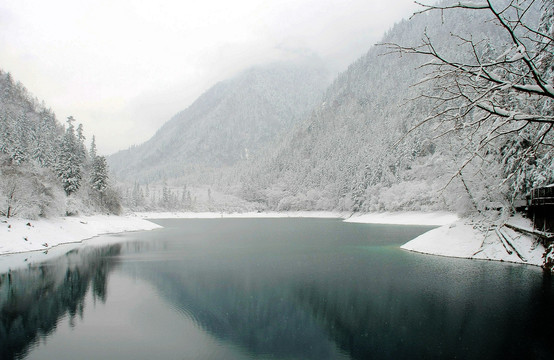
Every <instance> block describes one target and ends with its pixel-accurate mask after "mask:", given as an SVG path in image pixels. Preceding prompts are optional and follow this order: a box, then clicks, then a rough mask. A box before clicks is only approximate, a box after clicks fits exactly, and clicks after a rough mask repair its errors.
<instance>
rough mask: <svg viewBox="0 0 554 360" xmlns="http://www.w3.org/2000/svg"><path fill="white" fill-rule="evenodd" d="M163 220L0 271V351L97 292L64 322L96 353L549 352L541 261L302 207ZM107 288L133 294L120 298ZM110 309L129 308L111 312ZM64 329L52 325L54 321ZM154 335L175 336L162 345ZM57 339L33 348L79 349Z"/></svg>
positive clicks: (546, 281)
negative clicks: (502, 256) (432, 251)
mask: <svg viewBox="0 0 554 360" xmlns="http://www.w3.org/2000/svg"><path fill="white" fill-rule="evenodd" d="M164 225H165V226H166V228H165V229H163V230H161V231H158V232H149V233H137V234H128V235H126V236H127V237H129V238H132V239H134V240H136V241H133V242H125V243H123V244H122V245H114V246H109V247H104V248H98V249H96V250H94V249H87V248H84V249H81V251H74V252H71V253H68V254H67V255H66V256H64V257H63V258H61V259H59V260H58V261H51V262H47V263H44V264H41V265H40V266H34V267H29V268H27V269H24V270H20V271H14V272H12V273H11V274H4V275H2V276H0V280H1V281H2V282H1V284H0V321H1V326H0V349H1V350H0V358H2V359H10V358H14V357H24V356H25V354H26V353H28V352H29V351H30V349H32V347H33V344H36V343H37V342H38V340H39V339H41V338H44V337H46V336H47V335H50V336H52V337H53V336H54V335H53V333H54V330H55V329H56V326H57V324H58V323H59V320H60V319H61V318H63V317H64V316H67V317H68V318H70V319H75V318H77V317H84V322H85V323H86V321H87V309H88V311H90V308H91V306H90V303H87V301H101V302H105V306H103V307H102V310H103V312H97V313H95V319H96V316H98V319H100V320H98V321H97V322H96V327H94V326H93V327H89V328H88V330H87V331H88V333H87V332H86V331H85V332H81V333H78V331H79V326H77V327H76V329H75V332H73V333H72V336H74V338H76V337H79V339H84V340H83V341H82V343H84V342H88V339H94V340H95V341H97V342H99V343H98V344H95V345H96V346H97V349H95V348H94V346H93V347H91V348H90V349H88V350H86V351H88V352H86V357H88V358H99V355H98V354H99V349H98V347H101V348H102V349H117V351H118V353H117V354H118V356H117V358H126V359H134V358H136V354H137V353H138V354H139V355H142V356H143V357H145V356H146V355H145V354H146V353H147V352H146V351H144V350H142V348H140V347H141V346H142V347H144V348H147V349H149V350H151V351H150V352H148V353H149V354H150V353H151V352H154V353H155V354H156V355H157V357H158V358H175V353H179V352H180V353H183V354H184V353H185V352H186V353H187V354H191V353H192V354H206V353H207V352H206V351H204V350H205V349H203V348H202V347H212V348H213V352H208V353H209V354H211V355H207V356H204V358H210V359H211V358H224V359H261V358H272V359H412V358H462V359H496V358H514V357H519V358H522V359H541V358H544V359H549V358H552V354H554V344H553V343H552V342H551V332H550V328H551V324H554V295H553V289H552V283H553V279H552V278H551V277H550V276H549V275H548V274H543V273H542V272H541V271H540V270H539V269H537V268H533V267H525V266H517V265H509V264H499V263H491V262H482V261H481V262H479V261H469V260H462V259H447V258H440V257H432V256H425V255H420V254H414V253H408V252H404V251H401V250H399V249H398V248H397V246H396V245H397V244H399V243H403V242H405V241H406V240H407V239H409V238H412V237H414V236H416V235H417V234H418V233H421V232H423V231H424V230H426V229H421V228H412V227H404V228H394V227H379V226H377V227H372V226H364V225H350V224H348V225H347V224H343V223H341V222H338V221H337V222H335V221H322V220H317V221H316V220H308V219H305V220H297V219H296V220H279V221H272V220H265V221H259V220H256V221H255V220H250V221H246V220H243V221H230V220H226V221H223V220H221V221H219V220H217V221H215V220H213V221H172V222H171V221H168V222H166V223H164ZM114 270H115V271H114ZM110 274H114V276H112V277H111V278H110V289H111V290H110V294H111V295H110V296H111V298H109V297H108V296H107V289H108V287H107V282H108V277H110ZM141 284H142V285H141ZM145 284H146V285H148V286H144V285H145ZM116 289H117V290H116ZM137 289H140V291H139V290H137ZM87 292H88V293H91V294H92V296H85V295H86V294H87ZM118 292H119V293H127V294H133V295H132V296H131V297H119V298H118V295H117V293H118ZM135 297H141V298H142V299H147V300H146V301H142V302H141V301H139V300H138V299H135ZM87 299H88V300H87ZM123 300H124V301H123ZM133 301H136V304H134V303H132V302H133ZM168 308H169V310H168ZM126 310H129V311H126ZM119 313H125V314H126V316H123V317H121V318H118V319H119V321H116V320H115V319H114V316H115V315H114V314H119ZM102 314H103V316H101V315H102ZM160 314H169V315H168V316H162V315H160ZM89 315H90V314H89ZM90 317H91V316H89V323H90V321H91V319H90ZM121 319H123V320H124V321H122V320H121ZM104 321H112V322H114V323H115V324H116V325H117V326H116V325H114V326H113V328H112V329H111V331H110V332H109V336H105V337H95V334H96V333H94V331H97V330H96V329H97V328H98V329H101V330H100V331H102V327H103V326H104ZM154 324H156V325H155V326H154ZM183 324H186V326H180V325H183ZM189 324H190V327H189ZM83 327H84V326H83ZM133 327H137V328H138V327H140V330H137V329H134V328H133ZM191 328H192V329H193V330H194V331H191V330H190V329H191ZM154 329H156V330H154ZM170 329H173V330H170ZM175 329H185V330H179V331H176V330H175ZM135 330H136V331H135ZM195 331H196V333H195ZM63 332H64V331H63V330H62V327H61V326H60V327H59V330H58V332H57V333H58V334H60V333H63ZM197 333H202V334H203V335H204V336H205V338H209V339H213V341H203V342H199V341H198V340H193V339H199V338H202V337H198V336H196V335H197ZM84 334H85V335H87V336H84ZM118 334H121V338H118V337H117V336H118ZM124 334H126V335H127V336H126V337H125V335H124ZM130 334H134V335H130ZM133 336H134V337H133ZM131 338H132V339H131ZM160 338H170V339H174V338H177V339H178V340H176V341H173V340H172V341H171V344H169V345H168V344H167V342H166V343H164V345H161V342H162V341H161V340H160ZM136 339H139V340H138V341H131V340H136ZM51 342H54V341H53V340H51ZM100 342H101V343H100ZM56 343H57V344H58V347H57V348H56V349H54V350H55V351H52V352H50V353H49V354H51V355H49V357H48V356H46V355H44V354H47V353H48V351H44V352H39V351H38V350H37V351H36V352H34V353H33V354H34V355H35V356H37V358H41V359H42V358H51V359H59V358H60V357H59V356H60V353H63V355H66V358H71V356H73V355H74V354H84V352H83V351H82V350H81V349H80V348H77V345H76V344H73V343H71V342H67V343H66V342H65V338H63V339H62V341H57V342H56ZM206 344H208V345H206ZM131 347H133V348H131ZM222 348H224V350H222ZM45 349H46V350H48V344H47V345H45V346H43V347H41V350H45ZM152 349H153V350H152ZM227 350H229V351H227ZM52 354H54V355H52ZM108 354H109V353H108ZM222 354H225V355H222ZM43 355H44V357H43ZM197 358H198V357H197ZM199 358H202V357H201V356H200V357H199Z"/></svg>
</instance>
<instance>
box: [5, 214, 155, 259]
mask: <svg viewBox="0 0 554 360" xmlns="http://www.w3.org/2000/svg"><path fill="white" fill-rule="evenodd" d="M159 227H161V226H159V225H157V224H154V223H152V222H150V221H147V220H144V219H141V218H139V217H136V216H114V215H94V216H75V217H73V216H72V217H62V218H54V219H39V220H27V219H17V218H10V219H6V218H3V219H1V221H0V254H11V253H20V252H26V251H35V250H47V249H50V248H52V247H53V246H57V245H59V244H66V243H73V242H80V241H83V240H85V239H89V238H92V237H95V236H98V235H101V234H109V233H119V232H124V231H138V230H153V229H156V228H159Z"/></svg>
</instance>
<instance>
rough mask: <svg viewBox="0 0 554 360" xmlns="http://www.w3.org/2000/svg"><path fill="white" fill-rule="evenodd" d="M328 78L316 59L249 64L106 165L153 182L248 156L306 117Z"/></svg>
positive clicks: (131, 177) (128, 177)
mask: <svg viewBox="0 0 554 360" xmlns="http://www.w3.org/2000/svg"><path fill="white" fill-rule="evenodd" d="M328 79H329V76H328V73H327V71H326V70H325V68H324V66H323V65H322V64H321V62H320V60H317V59H310V61H303V62H299V63H275V64H270V65H265V66H259V67H254V68H251V69H249V70H246V71H244V72H242V73H240V74H239V75H237V76H236V77H234V78H232V79H229V80H226V81H222V82H220V83H218V84H216V85H215V86H213V87H212V88H211V89H209V90H208V91H206V93H204V94H203V95H202V96H200V98H198V99H197V100H196V101H195V102H194V103H193V104H192V105H191V106H190V107H188V108H187V109H186V110H184V111H182V112H180V113H178V114H177V115H175V116H174V117H173V118H172V119H171V120H169V121H168V122H167V123H166V124H165V125H164V126H163V127H162V128H160V130H158V132H157V133H156V134H155V135H154V136H153V137H152V138H151V139H150V140H148V141H147V142H146V143H144V144H142V145H140V146H136V147H132V148H130V149H128V150H126V151H121V152H118V153H116V154H114V155H112V156H110V157H109V159H108V160H109V163H110V166H111V168H112V170H113V172H114V173H115V174H116V175H117V177H118V178H119V179H123V180H129V181H135V180H139V181H141V182H152V181H156V180H160V179H169V178H179V177H187V176H188V177H189V178H190V176H191V173H197V172H199V171H200V170H203V169H206V168H220V167H223V166H228V165H233V164H235V163H236V162H238V161H240V160H246V159H248V158H251V157H253V156H255V155H256V154H257V153H258V152H259V151H260V150H262V149H264V148H266V147H267V146H268V145H269V144H272V143H273V142H274V141H275V140H276V139H277V138H279V137H280V136H281V135H282V134H283V133H285V132H288V131H290V130H291V128H292V127H293V126H294V125H295V124H296V123H297V122H298V121H299V120H301V119H303V118H304V117H306V116H307V115H308V114H309V112H310V111H311V109H312V108H313V106H314V105H315V104H316V102H317V101H318V100H319V99H320V98H321V96H322V93H323V90H324V88H325V86H327V85H328V81H329V80H328ZM204 180H205V178H204Z"/></svg>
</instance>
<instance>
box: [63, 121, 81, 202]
mask: <svg viewBox="0 0 554 360" xmlns="http://www.w3.org/2000/svg"><path fill="white" fill-rule="evenodd" d="M74 121H75V119H74V118H73V116H70V117H68V118H67V124H68V125H67V129H66V131H65V134H64V136H63V139H62V143H61V147H60V152H59V155H58V159H57V164H56V170H57V174H58V177H59V178H60V180H61V181H62V186H63V189H64V191H65V193H66V195H71V194H73V193H74V192H76V191H77V190H78V189H79V187H80V186H81V178H82V172H81V167H82V165H83V164H82V161H81V160H82V157H81V156H80V154H79V146H78V144H79V142H78V139H77V137H76V136H75V127H74V126H73V122H74Z"/></svg>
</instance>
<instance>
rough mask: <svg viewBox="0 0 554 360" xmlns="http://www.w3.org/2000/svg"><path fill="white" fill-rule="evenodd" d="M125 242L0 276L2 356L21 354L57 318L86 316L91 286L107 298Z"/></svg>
mask: <svg viewBox="0 0 554 360" xmlns="http://www.w3.org/2000/svg"><path fill="white" fill-rule="evenodd" d="M120 250H121V245H110V246H107V247H104V248H96V249H90V248H85V249H83V250H82V251H80V250H73V251H70V252H68V253H67V254H66V255H65V256H63V257H61V258H58V259H55V260H53V261H48V262H44V263H41V264H39V265H37V266H29V267H27V268H23V269H20V270H15V271H10V272H8V273H4V274H1V275H0V359H12V358H22V357H24V356H25V355H26V353H27V352H28V351H29V348H30V347H32V346H33V345H34V344H35V343H36V342H37V341H38V340H39V339H40V338H41V337H46V336H48V335H49V334H51V333H52V332H54V331H55V330H56V326H57V324H58V321H59V320H60V319H62V318H63V317H64V316H66V315H68V316H69V319H70V321H71V322H72V321H73V319H74V318H75V317H76V316H77V315H78V316H80V317H82V316H83V313H84V308H85V304H84V298H85V295H86V293H87V291H88V290H89V288H90V289H91V290H92V294H93V296H94V298H95V299H97V300H99V301H101V302H105V301H106V298H107V292H106V288H107V286H106V284H107V280H108V275H109V273H110V271H111V270H112V269H113V265H114V263H113V261H112V259H113V256H116V255H118V254H119V253H120Z"/></svg>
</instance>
